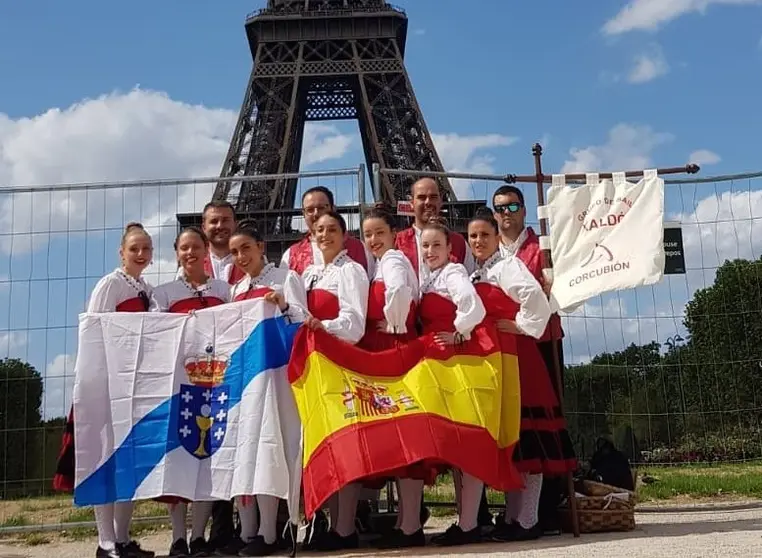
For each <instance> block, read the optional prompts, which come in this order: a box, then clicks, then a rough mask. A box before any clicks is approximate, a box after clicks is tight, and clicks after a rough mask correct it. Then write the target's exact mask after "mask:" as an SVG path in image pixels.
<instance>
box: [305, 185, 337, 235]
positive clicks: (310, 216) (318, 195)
mask: <svg viewBox="0 0 762 558" xmlns="http://www.w3.org/2000/svg"><path fill="white" fill-rule="evenodd" d="M331 209H333V208H332V207H331V200H329V199H328V196H326V195H325V194H324V193H323V192H310V193H309V194H307V195H306V196H304V200H302V214H303V215H304V223H305V224H306V225H307V230H308V231H312V232H314V229H315V223H317V221H318V219H320V217H322V216H323V215H325V214H326V213H328V212H329V211H331Z"/></svg>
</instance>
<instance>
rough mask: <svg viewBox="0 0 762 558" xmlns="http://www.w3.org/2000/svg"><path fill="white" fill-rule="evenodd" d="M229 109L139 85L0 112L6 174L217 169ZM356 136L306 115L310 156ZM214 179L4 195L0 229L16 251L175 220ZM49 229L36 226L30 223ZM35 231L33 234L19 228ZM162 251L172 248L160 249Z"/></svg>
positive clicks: (0, 176)
mask: <svg viewBox="0 0 762 558" xmlns="http://www.w3.org/2000/svg"><path fill="white" fill-rule="evenodd" d="M235 119H236V114H235V113H234V112H233V111H231V110H227V109H212V108H207V107H204V106H202V105H189V104H186V103H182V102H179V101H175V100H172V99H170V98H169V97H168V96H167V95H166V94H164V93H161V92H155V91H144V90H140V89H135V90H132V91H130V92H129V93H111V94H109V95H103V96H101V97H98V98H97V99H86V100H84V101H81V102H79V103H76V104H74V105H72V106H71V107H69V108H66V109H63V110H62V109H50V110H48V111H47V112H45V113H43V114H40V115H38V116H35V117H32V118H20V119H17V120H12V119H10V118H9V117H8V116H7V115H4V114H2V113H0V184H14V185H27V186H29V185H42V184H56V183H79V182H106V181H127V180H143V179H156V178H169V177H171V178H190V177H213V176H217V175H218V174H219V171H220V168H221V166H222V160H223V159H224V157H225V154H226V152H227V149H228V143H229V141H230V136H231V133H232V129H233V126H234V124H235ZM350 145H351V138H350V136H347V135H343V134H340V133H339V132H338V131H337V129H336V128H335V127H334V126H332V125H327V124H322V123H308V125H307V126H306V127H305V134H304V154H305V157H304V164H305V166H308V165H310V164H314V163H319V162H324V161H328V160H333V159H338V158H340V157H342V156H343V155H344V154H345V153H346V152H347V150H348V149H349V148H350ZM213 187H214V184H202V185H198V184H197V185H192V186H190V185H189V186H179V187H163V188H161V191H159V189H158V188H155V187H131V188H129V189H115V190H99V189H89V190H87V191H73V192H69V191H58V192H53V193H51V192H49V191H44V192H36V193H24V194H6V195H4V196H2V197H0V227H2V229H3V230H6V231H9V230H10V231H13V232H14V233H17V234H16V236H15V237H14V238H12V239H11V238H10V237H9V236H4V237H2V238H0V250H3V249H4V250H5V251H10V249H11V244H12V249H13V252H14V253H15V254H20V253H23V252H26V251H29V250H30V249H32V247H33V245H40V244H44V243H45V242H46V241H48V240H49V238H48V236H49V235H46V234H45V233H49V232H50V231H56V230H58V231H67V230H77V229H80V230H88V231H93V230H99V231H101V232H102V231H103V230H104V229H105V228H116V229H118V228H120V227H121V226H122V224H123V223H124V222H125V221H127V220H141V221H144V222H146V223H148V224H154V225H157V226H158V225H170V226H174V225H173V223H174V220H175V218H174V215H175V213H178V212H192V211H197V210H199V209H200V208H201V207H202V206H203V204H204V203H206V202H207V201H208V200H209V199H210V198H211V193H212V191H213ZM33 232H34V233H42V234H40V235H37V236H32V235H30V234H29V233H33ZM18 233H27V234H18ZM158 257H168V256H166V255H165V254H159V255H158Z"/></svg>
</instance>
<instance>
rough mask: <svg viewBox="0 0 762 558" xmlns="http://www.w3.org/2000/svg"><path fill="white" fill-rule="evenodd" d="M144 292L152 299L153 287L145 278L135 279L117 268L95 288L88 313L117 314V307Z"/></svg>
mask: <svg viewBox="0 0 762 558" xmlns="http://www.w3.org/2000/svg"><path fill="white" fill-rule="evenodd" d="M141 291H143V292H145V293H146V296H148V297H149V299H150V297H151V293H152V291H153V287H151V285H149V284H148V283H146V282H145V281H144V280H143V278H142V277H141V278H140V279H134V278H133V277H130V276H129V275H127V274H126V273H125V272H124V271H122V270H121V269H119V268H117V269H115V270H114V271H112V272H111V273H109V274H108V275H105V276H103V277H102V278H101V279H100V280H99V281H98V282H97V283H96V284H95V287H93V292H92V293H90V300H89V302H88V304H87V311H88V312H116V307H117V305H119V304H121V303H122V302H124V301H125V300H130V299H131V298H136V297H137V296H138V294H139V293H140V292H141Z"/></svg>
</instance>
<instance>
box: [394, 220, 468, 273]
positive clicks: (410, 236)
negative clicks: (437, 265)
mask: <svg viewBox="0 0 762 558" xmlns="http://www.w3.org/2000/svg"><path fill="white" fill-rule="evenodd" d="M394 245H395V247H396V248H397V250H399V251H400V252H402V253H403V254H405V256H406V257H407V259H408V260H410V263H411V264H413V269H414V270H415V276H416V277H418V243H417V242H416V241H415V229H414V228H413V227H409V228H407V229H405V230H404V231H402V232H399V233H397V238H396V239H395V241H394ZM450 245H451V246H452V252H450V261H451V262H453V263H460V264H462V263H463V262H464V261H465V260H466V239H465V238H463V235H461V234H458V233H453V232H451V233H450Z"/></svg>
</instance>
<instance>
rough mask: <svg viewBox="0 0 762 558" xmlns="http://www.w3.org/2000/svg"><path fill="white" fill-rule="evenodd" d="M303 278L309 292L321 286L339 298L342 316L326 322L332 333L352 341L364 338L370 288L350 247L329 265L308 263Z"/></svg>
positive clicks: (364, 273)
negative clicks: (352, 256) (350, 251)
mask: <svg viewBox="0 0 762 558" xmlns="http://www.w3.org/2000/svg"><path fill="white" fill-rule="evenodd" d="M302 280H303V282H304V283H303V284H304V286H305V289H306V291H307V292H308V293H309V291H311V290H313V289H321V290H324V291H328V292H329V293H331V294H333V295H334V296H336V297H337V298H338V299H339V315H338V317H336V318H334V319H332V320H323V321H322V323H323V326H324V327H325V329H326V331H327V332H328V333H330V334H331V335H334V336H336V337H338V338H339V339H342V340H344V341H346V342H348V343H352V344H355V343H357V342H358V341H359V340H360V339H362V336H363V335H364V334H365V320H366V317H367V314H368V289H369V287H370V283H369V281H368V275H367V273H366V272H365V269H364V268H363V266H361V265H360V264H359V263H357V262H355V261H354V260H352V258H350V257H349V255H348V254H347V251H346V250H342V251H341V252H339V255H338V256H336V258H335V259H334V260H333V262H331V263H329V264H328V265H322V264H320V265H316V264H312V265H310V266H308V267H307V269H305V270H304V274H303V275H302Z"/></svg>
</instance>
